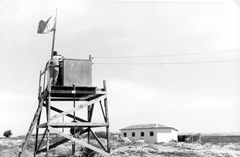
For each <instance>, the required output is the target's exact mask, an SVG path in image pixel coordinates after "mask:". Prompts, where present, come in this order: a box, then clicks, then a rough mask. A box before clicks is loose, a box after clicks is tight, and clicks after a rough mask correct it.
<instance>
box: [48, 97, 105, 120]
mask: <svg viewBox="0 0 240 157" xmlns="http://www.w3.org/2000/svg"><path fill="white" fill-rule="evenodd" d="M105 98H106V95H103V96H101V97H99V98H96V99H94V100H91V101H89V102H87V103H83V104H81V105H78V106H77V107H73V108H71V109H69V110H67V111H64V112H62V113H60V114H57V115H54V116H52V117H50V121H52V120H54V119H57V118H60V117H62V116H65V115H67V114H69V113H72V112H74V111H77V110H80V109H82V108H84V107H87V106H89V105H91V104H94V103H96V102H97V101H100V100H102V99H105Z"/></svg>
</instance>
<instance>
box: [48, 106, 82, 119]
mask: <svg viewBox="0 0 240 157" xmlns="http://www.w3.org/2000/svg"><path fill="white" fill-rule="evenodd" d="M44 106H46V105H45V104H44ZM50 109H51V110H53V111H55V112H58V113H62V112H63V111H62V110H60V109H58V108H56V107H53V106H51V107H50ZM66 116H67V117H70V118H74V116H73V115H72V114H67V115H66ZM75 118H76V120H77V121H80V122H87V121H86V120H84V119H82V118H79V117H75Z"/></svg>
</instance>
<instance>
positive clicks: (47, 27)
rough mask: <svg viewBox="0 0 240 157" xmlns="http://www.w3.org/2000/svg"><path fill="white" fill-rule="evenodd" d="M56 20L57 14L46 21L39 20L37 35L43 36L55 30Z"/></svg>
mask: <svg viewBox="0 0 240 157" xmlns="http://www.w3.org/2000/svg"><path fill="white" fill-rule="evenodd" d="M56 18H57V14H56V13H55V14H54V15H53V16H51V17H50V18H48V19H47V20H46V21H43V20H41V21H40V22H39V24H38V30H37V33H39V34H45V33H49V32H52V31H54V30H55V29H56Z"/></svg>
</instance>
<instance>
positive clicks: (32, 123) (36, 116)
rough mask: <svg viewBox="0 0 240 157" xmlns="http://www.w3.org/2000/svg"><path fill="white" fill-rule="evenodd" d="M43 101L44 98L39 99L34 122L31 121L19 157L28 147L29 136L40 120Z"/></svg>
mask: <svg viewBox="0 0 240 157" xmlns="http://www.w3.org/2000/svg"><path fill="white" fill-rule="evenodd" d="M43 101H44V100H43V99H41V100H39V103H38V108H37V111H36V112H35V114H34V117H33V120H32V122H31V124H30V127H29V129H28V132H27V134H26V137H25V139H24V141H23V144H22V146H21V148H20V151H19V154H18V157H21V155H22V153H23V152H24V150H25V149H26V146H27V144H28V141H29V138H30V137H31V135H32V132H33V129H34V127H35V125H36V122H37V121H38V118H39V115H40V113H41V111H42V106H43Z"/></svg>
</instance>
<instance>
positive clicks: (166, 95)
mask: <svg viewBox="0 0 240 157" xmlns="http://www.w3.org/2000/svg"><path fill="white" fill-rule="evenodd" d="M236 2H238V1H230V0H221V1H217V0H205V1H198V0H195V1H190V0H189V1H188V0H185V1H182V0H175V1H135V0H133V1H78V0H69V1H63V0H51V1H46V0H42V1H32V0H31V1H30V0H22V1H18V0H0V23H1V29H0V56H1V57H0V126H1V127H0V136H2V134H3V132H4V131H5V130H7V129H11V130H12V132H13V135H14V136H17V135H22V134H26V133H27V129H28V127H29V125H30V122H31V120H32V118H33V115H34V112H35V111H36V109H37V105H38V104H37V103H38V100H37V94H38V93H37V92H38V78H39V71H40V70H42V69H43V68H44V66H45V64H46V62H47V61H48V59H49V58H50V52H51V42H52V33H48V34H37V27H38V22H39V21H40V20H46V19H47V18H48V17H50V16H51V15H52V14H53V13H54V11H55V9H56V8H57V9H58V17H57V31H56V41H55V49H56V50H57V51H58V52H59V53H61V54H62V55H63V56H64V57H66V58H79V59H80V58H82V59H87V58H88V56H89V55H92V56H93V67H92V68H93V86H97V87H102V81H103V80H106V81H107V89H108V101H109V118H110V129H111V131H113V132H117V131H119V129H120V128H124V127H126V126H129V125H132V124H146V123H159V124H163V125H167V126H171V127H174V128H176V129H178V130H179V132H201V133H225V132H240V114H239V112H240V97H239V94H240V81H239V80H240V70H239V67H240V65H239V64H240V61H239V60H240V7H239V6H238V5H237V4H236ZM70 108H71V107H70ZM97 111H99V110H97ZM99 113H100V112H96V119H98V118H99V117H100V115H99Z"/></svg>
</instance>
